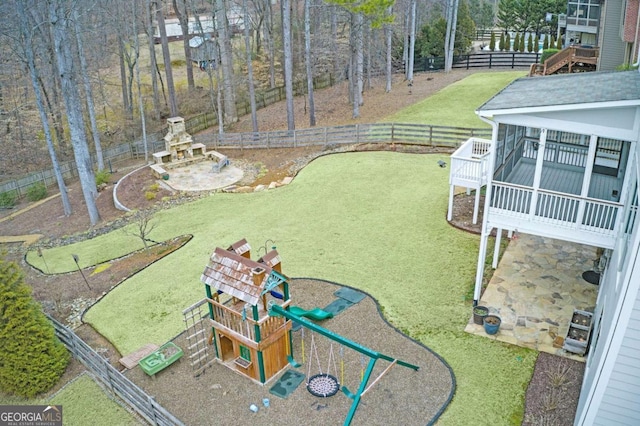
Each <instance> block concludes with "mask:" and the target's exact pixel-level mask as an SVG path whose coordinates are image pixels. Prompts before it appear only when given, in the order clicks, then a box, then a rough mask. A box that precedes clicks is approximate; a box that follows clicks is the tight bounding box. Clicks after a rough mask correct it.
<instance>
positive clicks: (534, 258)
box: [465, 234, 599, 361]
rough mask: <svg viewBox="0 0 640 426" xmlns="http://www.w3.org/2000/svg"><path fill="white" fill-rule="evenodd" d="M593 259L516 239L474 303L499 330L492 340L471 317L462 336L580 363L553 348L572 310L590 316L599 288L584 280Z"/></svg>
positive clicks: (587, 253) (541, 241) (565, 247)
mask: <svg viewBox="0 0 640 426" xmlns="http://www.w3.org/2000/svg"><path fill="white" fill-rule="evenodd" d="M597 257H598V256H597V254H596V248H595V247H592V246H588V245H583V244H576V243H569V242H566V241H561V240H555V239H552V238H545V237H540V236H535V235H530V234H519V235H517V236H515V238H513V239H512V240H511V242H510V243H509V246H508V247H507V249H506V250H505V253H504V255H503V257H502V260H501V261H500V264H499V265H498V267H497V269H496V270H495V271H494V274H493V277H492V278H491V280H490V282H489V284H488V285H487V288H486V289H485V291H484V292H483V294H482V296H481V298H480V301H479V303H478V304H479V305H481V306H486V307H488V308H489V313H492V314H497V315H498V316H499V317H500V318H501V320H502V324H501V326H500V330H499V331H498V333H497V334H495V335H492V336H490V335H488V334H486V333H485V331H484V328H483V326H481V325H476V324H475V323H474V322H473V318H472V317H471V318H470V320H469V323H468V324H467V326H466V327H465V331H466V332H468V333H471V334H476V335H479V336H483V337H485V338H489V339H494V340H499V341H501V342H505V343H510V344H513V345H517V346H522V347H527V348H531V349H535V350H538V351H541V352H547V353H550V354H554V355H560V356H564V357H568V358H571V359H576V360H580V361H584V359H585V357H583V356H580V355H577V354H573V353H571V352H567V351H565V350H564V349H562V347H555V346H554V339H555V338H556V337H557V336H560V337H562V338H565V337H566V336H567V332H568V330H569V322H570V321H571V319H572V315H573V312H574V310H576V309H577V310H581V311H588V312H593V311H594V308H595V305H596V299H597V296H598V288H599V287H598V286H597V285H594V284H590V283H588V282H587V281H585V280H584V279H583V278H582V274H583V272H585V271H588V270H592V269H593V266H594V260H595V259H596V258H597Z"/></svg>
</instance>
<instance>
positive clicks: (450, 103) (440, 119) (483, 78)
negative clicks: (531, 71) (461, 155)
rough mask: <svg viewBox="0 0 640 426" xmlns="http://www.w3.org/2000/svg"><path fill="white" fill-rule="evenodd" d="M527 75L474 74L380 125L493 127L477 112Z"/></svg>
mask: <svg viewBox="0 0 640 426" xmlns="http://www.w3.org/2000/svg"><path fill="white" fill-rule="evenodd" d="M526 75H527V73H526V72H523V71H507V72H497V71H496V72H484V73H477V74H473V75H470V76H469V77H466V78H464V79H462V80H460V81H458V82H456V83H454V84H452V85H450V86H447V87H445V88H444V89H442V90H440V91H439V92H438V93H436V94H434V95H433V96H430V97H428V98H426V99H424V100H423V101H421V102H418V103H416V104H413V105H411V106H409V107H407V108H405V109H403V110H402V111H399V112H398V113H396V114H393V115H390V116H389V117H385V118H384V120H380V121H383V122H386V123H424V124H433V125H434V126H456V127H471V128H478V127H489V125H488V124H486V123H485V122H483V121H481V120H480V119H479V118H478V116H477V115H476V114H475V110H476V109H478V107H480V106H481V105H482V104H483V103H485V102H486V101H488V100H489V99H491V97H492V96H494V95H495V94H496V93H498V91H500V90H501V89H502V88H503V87H504V86H506V85H507V84H508V83H510V82H511V81H512V80H514V79H516V78H518V77H524V76H526ZM426 84H429V83H428V82H427V83H426Z"/></svg>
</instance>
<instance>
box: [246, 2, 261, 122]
mask: <svg viewBox="0 0 640 426" xmlns="http://www.w3.org/2000/svg"><path fill="white" fill-rule="evenodd" d="M242 8H243V13H244V48H245V50H246V52H247V83H248V84H249V103H250V104H251V125H252V128H253V131H254V133H257V132H258V115H257V113H256V91H255V88H254V86H253V63H252V62H253V61H252V58H251V37H250V36H249V21H250V20H249V12H248V10H247V0H242Z"/></svg>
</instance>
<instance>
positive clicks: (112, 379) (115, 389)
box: [47, 315, 184, 426]
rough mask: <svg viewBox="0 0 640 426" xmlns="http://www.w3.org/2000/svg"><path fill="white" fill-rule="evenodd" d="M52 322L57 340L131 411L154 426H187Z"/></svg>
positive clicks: (68, 331)
mask: <svg viewBox="0 0 640 426" xmlns="http://www.w3.org/2000/svg"><path fill="white" fill-rule="evenodd" d="M47 316H48V315H47ZM48 318H49V320H50V321H51V322H52V323H53V327H54V329H55V332H56V336H57V337H58V339H60V341H61V342H62V343H63V344H64V345H65V346H66V347H67V349H68V350H69V352H71V354H72V355H73V357H74V358H76V359H77V360H79V361H80V362H81V363H82V364H84V366H85V367H86V368H87V369H88V370H89V371H91V373H93V375H94V376H95V377H97V378H98V379H99V380H100V381H101V382H102V384H103V385H104V387H105V388H106V389H108V390H109V391H110V392H111V393H112V394H114V395H115V396H117V397H119V398H120V399H122V400H123V401H124V402H126V403H127V405H128V406H129V407H131V409H133V410H134V411H135V412H136V413H138V414H139V415H140V416H142V417H143V418H144V419H145V420H146V421H148V422H149V423H150V424H152V425H158V426H184V424H183V423H182V422H181V421H180V420H178V419H177V418H176V417H175V416H174V415H173V414H171V413H170V412H169V411H167V410H166V409H165V408H163V407H162V406H161V405H160V404H158V403H157V402H156V401H155V399H154V398H153V397H152V396H151V395H149V394H147V393H146V392H145V391H143V390H142V389H140V388H139V387H138V386H137V385H136V384H135V383H133V382H132V381H131V380H129V379H128V378H127V377H125V376H124V375H123V374H122V373H120V372H119V371H118V370H116V369H115V368H114V367H113V366H112V365H111V364H109V361H108V360H107V359H105V358H103V357H102V356H101V355H99V354H98V353H97V352H96V351H94V350H93V349H92V348H91V347H90V346H89V345H87V344H86V343H85V342H84V341H83V340H82V339H80V338H79V337H78V336H77V335H76V334H75V333H74V332H73V331H72V330H71V329H69V328H67V327H65V326H64V325H62V324H61V323H59V322H58V321H56V320H55V319H54V318H52V317H50V316H48Z"/></svg>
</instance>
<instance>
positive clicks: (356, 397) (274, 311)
mask: <svg viewBox="0 0 640 426" xmlns="http://www.w3.org/2000/svg"><path fill="white" fill-rule="evenodd" d="M269 315H270V316H283V317H285V318H287V319H290V320H293V321H295V322H297V323H299V324H300V325H302V326H303V327H305V328H308V329H310V330H312V331H315V332H316V333H318V334H321V335H323V336H325V337H327V338H329V339H331V340H333V341H335V342H338V343H340V344H341V345H344V346H346V347H348V348H350V349H353V350H354V351H356V352H359V353H361V354H364V355H366V356H368V357H369V358H370V359H369V365H367V369H366V370H365V372H364V376H363V378H362V381H361V382H360V386H359V387H358V391H357V392H356V393H355V394H354V393H352V392H350V391H349V389H347V387H346V386H342V387H341V388H342V392H343V393H344V394H345V395H347V396H348V397H349V398H351V399H352V400H353V404H351V409H350V410H349V413H348V414H347V417H346V418H345V419H344V426H348V425H350V424H351V420H352V419H353V416H354V415H355V413H356V409H357V408H358V404H360V399H361V398H362V395H363V394H364V393H366V391H368V388H367V383H368V382H369V379H370V377H371V373H373V368H374V366H375V364H376V361H377V360H379V359H383V360H385V361H389V362H391V363H392V365H395V364H398V365H401V366H403V367H407V368H410V369H412V370H414V371H417V370H418V369H419V368H420V367H418V366H417V365H413V364H409V363H408V362H404V361H401V360H399V359H395V358H392V357H390V356H387V355H384V354H381V353H380V352H376V351H374V350H372V349H369V348H367V347H365V346H362V345H360V344H358V343H356V342H354V341H352V340H349V339H347V338H346V337H343V336H341V335H339V334H336V333H334V332H332V331H330V330H327V329H326V328H324V327H321V326H319V325H318V324H316V323H314V322H311V321H309V320H307V319H306V318H303V317H301V316H299V315H296V314H293V313H291V312H289V310H287V309H284V308H282V307H281V306H279V305H275V304H274V305H272V306H271V309H269ZM387 371H388V368H387V369H386V370H385V371H383V372H382V374H381V375H380V376H379V377H382V375H384V374H385V373H386V372H387ZM375 382H376V381H374V383H372V385H373V384H375Z"/></svg>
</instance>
